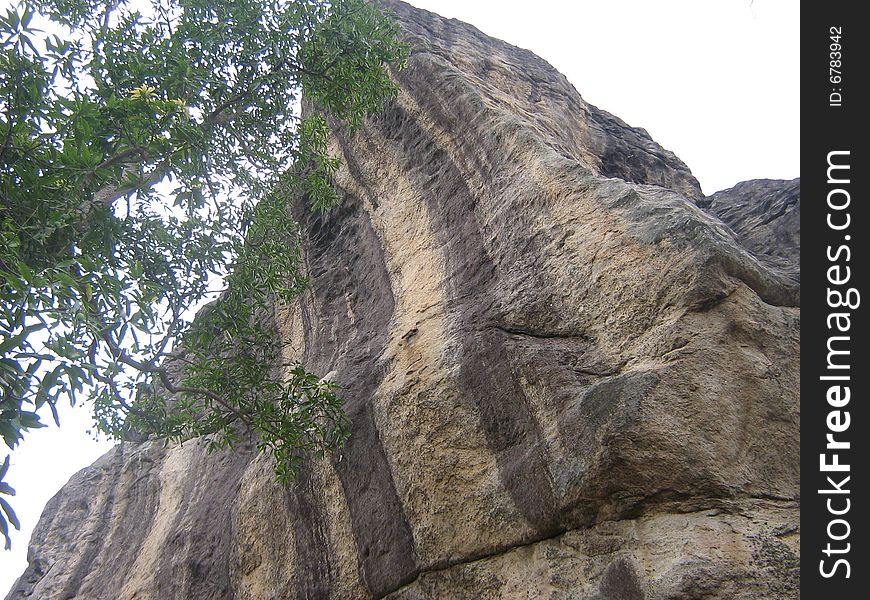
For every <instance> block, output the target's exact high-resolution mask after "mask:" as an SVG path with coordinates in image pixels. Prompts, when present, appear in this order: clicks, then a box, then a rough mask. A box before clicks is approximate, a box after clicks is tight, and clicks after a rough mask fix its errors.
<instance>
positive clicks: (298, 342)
mask: <svg viewBox="0 0 870 600" xmlns="http://www.w3.org/2000/svg"><path fill="white" fill-rule="evenodd" d="M389 6H390V7H392V8H393V9H394V10H396V12H397V14H398V17H399V19H400V21H401V22H402V24H403V25H404V27H405V29H406V30H407V31H408V35H409V41H410V43H411V44H412V46H413V49H414V52H413V54H412V56H411V59H410V63H409V66H408V68H407V69H405V70H404V71H402V72H400V73H398V74H396V77H397V81H398V82H399V83H400V85H401V94H400V96H399V98H398V99H397V101H396V102H394V103H392V104H391V105H390V106H388V107H387V110H386V112H385V113H384V114H383V115H382V116H380V117H378V118H375V119H371V120H370V121H368V122H367V123H366V125H365V126H364V127H363V128H362V129H361V130H359V131H357V132H356V133H354V134H348V133H346V132H342V131H340V130H339V131H337V132H336V135H335V137H334V148H335V150H336V151H337V152H340V153H341V155H342V158H343V161H344V167H343V168H342V170H341V172H340V173H339V175H338V177H337V182H336V183H337V185H338V187H339V189H340V191H341V194H342V198H343V200H342V203H341V204H340V206H338V207H337V208H335V209H334V210H332V211H330V212H329V213H328V214H315V213H312V212H310V211H307V210H305V209H302V208H300V210H299V212H298V214H297V218H299V220H300V222H301V223H302V224H303V226H304V228H305V230H306V231H307V233H308V243H307V247H306V254H307V261H308V265H309V268H310V274H311V286H310V289H309V290H308V292H307V293H306V295H305V297H304V298H303V299H302V301H301V302H299V304H298V305H297V306H294V307H289V308H283V309H279V310H278V312H277V322H278V324H279V328H280V330H281V332H282V334H283V335H284V336H286V337H287V338H288V339H290V340H293V341H294V343H295V346H294V347H293V348H291V349H288V357H287V358H299V359H301V360H303V361H304V362H305V364H306V365H308V366H309V367H310V368H311V369H313V370H314V371H315V372H321V373H324V374H326V373H329V372H333V373H334V376H335V379H336V380H337V381H338V383H340V384H341V385H343V386H345V392H344V396H345V398H346V401H347V409H348V411H349V413H350V415H351V416H352V418H353V422H354V428H353V436H352V438H351V440H350V442H349V443H348V444H347V446H346V447H345V448H344V449H343V450H342V451H341V452H340V453H338V454H337V455H336V456H334V457H331V458H330V459H327V460H323V461H319V462H313V461H312V462H310V463H309V464H308V466H307V467H306V469H305V471H304V472H303V474H302V475H301V476H300V478H299V479H298V480H297V481H296V482H294V484H293V485H292V486H291V487H290V488H289V489H284V488H281V487H280V486H278V485H277V484H276V483H275V481H274V477H273V475H272V470H271V465H270V464H269V463H268V461H267V460H265V459H264V458H262V457H253V456H252V454H251V453H250V450H249V449H248V448H240V449H238V451H237V452H234V453H231V454H216V455H206V454H204V452H203V450H202V449H201V447H200V445H198V444H195V443H189V444H185V445H184V446H183V447H169V448H163V447H161V446H160V445H159V444H156V443H155V442H143V443H140V444H125V445H121V446H119V447H118V448H117V449H116V450H114V451H112V452H110V453H109V454H107V455H106V456H105V457H103V458H102V459H101V460H100V461H98V462H97V463H96V464H95V465H94V466H92V467H90V468H89V469H86V470H84V471H82V472H81V473H80V474H78V475H77V476H76V477H75V478H73V480H72V481H71V482H70V484H69V485H68V486H67V487H66V488H64V490H62V491H61V492H60V493H59V495H58V496H57V497H56V498H55V499H54V500H52V502H51V503H50V505H49V506H48V507H47V508H46V511H45V513H44V515H43V518H42V521H41V522H40V525H39V527H38V529H37V531H36V533H35V534H34V538H33V542H32V545H31V548H30V561H31V564H30V567H29V568H28V570H27V571H26V572H25V573H24V575H23V576H22V578H21V579H20V580H19V582H18V584H17V585H16V587H15V588H14V589H13V591H12V592H11V593H10V595H9V596H8V598H9V599H20V598H64V599H86V598H88V599H91V598H107V599H108V598H113V599H116V598H117V599H133V598H136V599H155V600H156V599H161V600H163V599H167V598H170V599H171V598H178V599H181V598H185V599H186V598H197V599H200V598H202V599H208V598H234V599H238V600H248V599H250V600H254V599H258V600H259V599H271V598H276V599H277V598H300V599H303V598H335V599H346V598H350V599H353V598H382V597H389V598H394V599H402V600H405V599H423V598H427V599H428V598H444V599H455V598H475V599H495V598H517V599H519V598H523V599H525V598H554V599H556V598H560V599H562V598H565V599H567V598H578V599H579V598H588V599H598V600H636V599H637V600H639V599H658V598H661V599H664V598H668V599H693V598H697V599H701V598H704V599H711V598H722V599H725V598H728V599H738V600H739V599H746V600H749V599H753V600H754V599H757V598H775V599H778V598H797V597H798V591H797V581H798V573H797V552H798V541H799V530H798V480H799V466H798V456H799V449H798V431H799V414H800V413H799V403H798V384H799V371H798V366H799V363H800V361H799V346H798V342H799V308H798V298H799V284H798V283H797V281H796V280H794V279H793V278H792V277H790V276H789V274H788V273H787V272H783V271H782V270H781V269H777V268H772V266H771V264H769V262H768V261H766V260H762V258H763V257H762V258H759V257H758V256H756V255H753V254H752V253H750V252H749V251H747V250H746V249H745V248H744V247H743V245H741V241H742V242H743V243H744V244H746V245H747V246H748V247H749V248H750V249H753V250H755V251H756V252H757V248H755V247H754V246H753V244H755V243H756V241H757V243H762V244H763V243H765V242H762V240H761V235H762V234H761V232H760V230H759V232H758V233H754V232H753V229H754V227H753V226H752V224H751V223H747V225H746V228H745V229H741V228H740V227H737V226H736V225H735V226H734V227H735V229H734V230H732V229H731V228H729V227H728V226H727V225H725V224H724V223H723V222H722V221H720V220H719V219H718V218H716V217H715V216H713V215H711V214H708V213H707V212H705V211H704V210H702V209H701V208H699V207H698V206H697V205H696V203H697V204H700V205H704V204H705V202H706V201H705V200H704V198H703V197H702V196H701V194H700V191H699V188H698V185H697V182H695V180H694V178H692V176H691V174H690V173H689V171H688V169H687V168H686V167H685V165H683V163H681V162H680V161H679V160H678V159H677V158H676V157H674V156H673V154H671V153H670V152H668V151H666V150H664V149H662V148H660V147H659V146H658V145H656V144H655V143H654V142H653V141H652V140H650V139H649V137H648V136H647V135H646V134H645V132H643V131H642V130H639V129H633V128H630V127H628V126H626V125H625V124H624V123H622V122H621V121H619V120H618V119H616V118H615V117H612V116H610V115H608V114H607V113H604V112H603V111H600V110H598V109H596V108H595V107H592V106H590V105H588V104H586V103H585V102H584V101H583V100H582V99H581V98H580V96H579V95H578V94H577V93H576V91H574V89H573V88H572V87H571V86H570V84H568V82H567V81H566V80H565V79H564V77H563V76H561V75H560V74H558V73H557V72H556V71H554V70H553V69H552V68H551V67H550V66H549V65H547V64H546V63H544V62H543V61H542V60H541V59H539V58H537V57H536V56H534V55H533V54H531V53H529V52H526V51H524V50H519V49H517V48H514V47H512V46H509V45H507V44H504V43H503V42H499V41H497V40H493V39H490V38H487V37H485V36H483V35H482V34H481V33H479V32H478V31H477V30H476V29H474V28H473V27H471V26H469V25H466V24H463V23H460V22H457V21H447V20H443V19H441V18H439V17H437V16H436V15H433V14H431V13H427V12H424V11H418V10H415V9H411V8H410V7H408V6H407V5H404V4H400V3H397V2H396V3H394V2H390V3H389ZM743 197H745V198H746V200H745V201H744V200H741V202H742V203H744V204H745V203H746V202H748V200H749V196H741V198H743ZM707 204H709V205H710V206H712V210H713V212H716V207H717V206H718V200H717V199H716V197H715V196H714V200H713V201H712V202H707ZM753 214H755V213H753ZM753 218H755V217H753ZM738 221H739V219H731V220H730V221H729V222H731V223H737V222H738ZM762 221H763V219H762ZM787 223H794V221H788V222H786V221H783V227H784V230H785V229H787ZM755 229H757V228H755ZM793 233H794V234H795V235H796V232H793ZM795 239H796V238H795ZM765 248H767V247H766V246H765Z"/></svg>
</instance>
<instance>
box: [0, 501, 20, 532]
mask: <svg viewBox="0 0 870 600" xmlns="http://www.w3.org/2000/svg"><path fill="white" fill-rule="evenodd" d="M0 508H2V509H3V512H4V513H6V518H7V519H9V522H10V523H12V526H13V527H14V528H15V529H19V530H20V529H21V522H20V521H19V520H18V517H17V516H16V515H15V511H14V510H12V506H11V505H10V504H9V503H8V502H7V501H6V500H5V499H3V498H0Z"/></svg>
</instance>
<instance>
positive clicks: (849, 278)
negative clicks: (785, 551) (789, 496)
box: [801, 1, 870, 600]
mask: <svg viewBox="0 0 870 600" xmlns="http://www.w3.org/2000/svg"><path fill="white" fill-rule="evenodd" d="M860 6H862V4H861V3H848V2H845V1H840V2H818V3H812V4H811V3H804V7H803V11H802V15H801V17H802V18H801V135H802V141H801V159H802V160H801V162H802V169H801V171H802V172H801V196H802V205H803V209H802V210H803V223H804V225H805V226H804V231H803V236H802V238H803V239H802V250H801V282H802V287H803V288H804V289H803V293H802V294H801V296H802V304H803V310H802V312H803V319H802V322H801V346H802V349H801V355H802V359H801V471H802V477H801V497H802V498H801V592H802V595H803V597H804V598H809V599H815V598H836V599H837V600H850V599H852V598H855V599H858V598H866V597H867V596H866V594H867V590H868V589H870V586H868V581H870V555H868V551H867V547H868V545H870V533H868V531H867V513H868V511H870V502H868V496H870V494H868V493H867V490H868V489H870V473H868V469H867V459H868V455H870V449H868V444H867V439H868V434H870V424H868V419H870V414H868V410H867V405H868V398H870V395H868V385H867V383H868V380H870V369H868V364H867V358H866V356H867V352H866V350H867V349H868V345H870V333H868V327H867V321H868V318H867V313H868V310H870V308H868V306H866V305H867V304H870V288H868V287H867V285H866V281H867V271H868V265H870V254H868V251H867V245H868V242H867V240H868V237H870V211H868V210H867V204H868V201H870V198H868V197H867V180H868V178H870V172H868V169H867V151H866V148H865V146H864V144H866V143H867V140H866V139H862V138H861V134H860V131H861V130H862V129H864V128H865V123H864V112H865V111H866V110H868V108H870V107H868V102H867V94H866V92H865V90H866V88H867V83H866V76H867V66H866V64H864V62H863V59H865V58H866V57H867V56H868V49H867V42H866V40H867V36H868V32H867V29H868V28H870V26H868V23H867V22H866V20H864V19H861V18H859V16H858V7H860ZM838 45H839V48H838V47H837V46H838ZM837 52H839V54H837ZM836 61H839V62H836ZM832 69H834V70H832ZM837 76H839V77H840V79H839V80H837ZM862 80H864V81H862ZM830 165H834V166H833V168H832V169H829V166H830ZM847 166H848V168H846V167H847ZM832 206H833V207H834V208H832ZM838 304H839V306H838ZM832 315H839V316H832ZM846 388H848V395H849V396H848V401H847V399H846V394H847V391H846ZM847 413H848V414H847ZM847 420H848V423H847ZM829 434H830V435H831V436H832V438H831V439H832V440H833V442H834V443H833V444H829V440H828V438H827V436H828V435H829ZM846 444H848V447H846ZM835 455H836V457H835ZM822 456H824V459H823V460H824V462H825V463H826V464H827V465H828V466H827V467H826V468H825V469H827V470H825V469H823V467H822V464H821V463H822V460H821V457H822ZM834 463H836V464H837V465H840V466H835V465H834ZM843 465H848V470H845V469H846V468H845V467H844V466H843ZM836 469H840V470H836ZM820 490H822V491H821V492H820ZM847 490H848V491H847ZM835 513H842V514H835ZM837 538H840V539H837ZM838 561H840V562H838ZM825 575H828V576H827V577H826V576H825ZM847 575H848V577H847ZM823 594H824V595H823Z"/></svg>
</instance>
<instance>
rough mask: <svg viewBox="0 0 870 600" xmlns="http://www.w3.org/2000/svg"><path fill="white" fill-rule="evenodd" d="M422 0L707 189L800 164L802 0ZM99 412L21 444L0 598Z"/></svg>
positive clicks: (416, 0)
mask: <svg viewBox="0 0 870 600" xmlns="http://www.w3.org/2000/svg"><path fill="white" fill-rule="evenodd" d="M411 3H412V4H414V5H415V6H418V7H420V8H425V9H427V10H432V11H434V12H437V13H439V14H441V15H443V16H445V17H452V18H458V19H461V20H463V21H467V22H469V23H471V24H473V25H475V26H477V27H478V28H479V29H481V30H482V31H483V32H484V33H487V34H489V35H492V36H495V37H498V38H501V39H503V40H505V41H507V42H510V43H512V44H514V45H516V46H521V47H523V48H528V49H530V50H532V51H534V52H535V53H536V54H538V55H540V56H541V57H543V58H544V59H546V60H547V61H549V62H550V63H552V64H553V65H554V66H555V67H556V68H557V69H559V70H560V71H561V72H562V73H564V74H565V75H566V76H567V77H568V80H569V81H571V82H572V83H573V84H574V86H575V87H576V88H577V90H578V91H579V92H580V94H581V95H582V96H583V97H584V98H585V99H586V100H587V101H588V102H591V103H592V104H594V105H596V106H598V107H599V108H602V109H604V110H607V111H608V112H610V113H613V114H615V115H616V116H618V117H620V118H621V119H622V120H624V121H625V122H627V123H628V124H629V125H633V126H636V127H643V128H645V129H646V130H647V131H649V133H650V135H651V136H652V137H653V139H655V140H656V141H657V142H659V143H660V144H661V145H662V146H664V147H665V148H667V149H669V150H672V151H673V152H675V153H676V154H677V156H679V157H680V158H681V159H682V160H683V161H684V162H685V163H686V164H687V165H688V166H689V168H690V169H692V172H693V173H694V174H695V176H696V177H697V178H698V180H699V181H700V182H701V186H702V188H703V190H704V192H705V193H706V194H711V193H713V192H714V191H717V190H720V189H724V188H727V187H731V186H733V185H734V184H735V183H738V182H740V181H744V180H746V179H754V178H772V179H792V178H794V177H798V176H799V175H800V160H799V153H800V123H799V113H800V98H799V88H800V73H799V66H800V60H799V58H800V47H799V41H800V37H799V29H800V27H799V25H800V13H799V3H798V2H796V1H794V0H703V1H701V0H659V1H651V0H574V1H569V0H536V1H535V2H532V3H530V2H528V0H524V1H522V2H520V1H515V0H412V2H411ZM6 5H8V2H6V1H0V7H5V6H6ZM43 420H47V421H50V420H51V417H50V416H46V417H44V418H43ZM88 422H89V419H88V415H87V414H86V413H85V412H83V411H81V410H79V411H76V412H75V413H72V412H71V411H69V410H66V411H62V414H61V424H62V427H61V429H57V428H55V427H54V426H52V427H51V428H48V429H43V430H41V431H38V432H35V433H33V434H31V435H30V436H28V439H27V440H26V441H25V442H24V443H23V444H22V445H21V446H20V447H19V448H18V449H17V450H16V451H15V452H14V453H13V455H12V466H11V468H10V470H9V474H8V475H7V477H6V480H7V481H8V482H9V483H10V484H11V485H13V486H14V487H15V488H16V489H17V491H18V495H17V496H16V497H15V498H13V499H12V500H13V506H14V508H15V509H16V511H17V513H18V516H19V518H20V519H21V522H22V531H21V532H14V533H13V550H12V552H3V551H0V596H3V595H5V592H6V590H8V589H9V588H10V587H11V586H12V583H13V582H14V581H15V579H16V578H17V577H18V575H20V574H21V573H22V572H23V570H24V568H25V566H26V558H25V556H26V549H27V540H28V539H29V537H30V533H31V531H32V529H33V527H34V526H35V525H36V521H37V519H38V518H39V514H40V513H41V511H42V508H43V506H44V505H45V503H46V502H47V501H48V500H49V499H50V498H51V496H52V495H54V493H55V492H56V491H57V490H58V489H60V487H61V486H62V485H63V484H64V483H65V482H66V481H67V480H68V479H69V477H70V476H71V475H72V474H73V473H75V472H76V471H77V470H79V469H81V468H83V467H85V466H87V465H89V464H90V463H91V462H93V461H94V460H95V459H96V458H97V457H98V456H100V455H101V454H102V453H103V452H105V451H106V450H107V449H108V448H109V444H108V443H107V442H102V443H101V444H97V443H94V442H93V441H92V440H91V439H90V436H88V435H87V434H86V433H85V430H86V429H87V428H88ZM4 449H5V446H4ZM2 456H3V452H2V451H0V457H2Z"/></svg>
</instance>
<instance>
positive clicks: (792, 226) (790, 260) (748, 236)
mask: <svg viewBox="0 0 870 600" xmlns="http://www.w3.org/2000/svg"><path fill="white" fill-rule="evenodd" d="M698 205H699V206H701V207H703V208H704V209H705V210H707V211H708V212H710V213H712V214H714V215H716V216H717V217H719V218H720V219H722V221H723V222H724V223H726V224H727V225H728V226H729V227H730V228H731V230H732V231H734V233H735V234H736V235H737V239H738V240H740V243H741V244H743V245H744V246H745V247H746V248H747V249H749V251H750V252H752V253H753V254H754V255H755V256H756V257H758V258H759V259H760V260H762V261H763V262H766V263H767V264H768V265H769V266H772V267H773V268H778V269H780V270H781V271H783V272H784V273H786V274H788V276H789V277H790V278H792V279H793V280H794V281H800V254H801V180H800V179H794V180H792V181H781V180H773V179H755V180H752V181H744V182H743V183H738V184H737V185H735V186H734V187H733V188H731V189H727V190H722V191H721V192H716V193H715V194H713V195H712V196H708V197H707V198H705V199H703V200H701V201H700V202H698Z"/></svg>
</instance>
